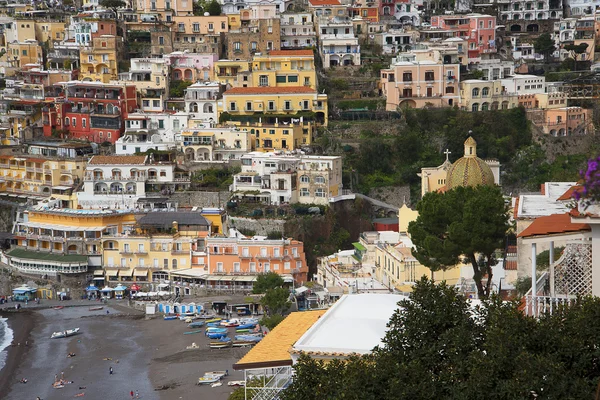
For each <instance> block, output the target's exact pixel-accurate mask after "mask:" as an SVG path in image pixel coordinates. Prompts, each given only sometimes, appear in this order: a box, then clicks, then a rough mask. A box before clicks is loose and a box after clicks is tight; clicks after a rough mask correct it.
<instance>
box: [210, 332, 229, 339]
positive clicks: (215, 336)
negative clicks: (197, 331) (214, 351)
mask: <svg viewBox="0 0 600 400" xmlns="http://www.w3.org/2000/svg"><path fill="white" fill-rule="evenodd" d="M206 336H208V338H209V339H221V338H224V337H226V336H227V332H206Z"/></svg>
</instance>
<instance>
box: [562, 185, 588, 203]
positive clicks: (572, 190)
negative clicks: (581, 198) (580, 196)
mask: <svg viewBox="0 0 600 400" xmlns="http://www.w3.org/2000/svg"><path fill="white" fill-rule="evenodd" d="M582 191H583V186H581V185H575V186H571V187H570V188H569V190H567V191H566V192H564V193H563V194H562V196H560V197H559V198H558V199H556V200H557V201H563V200H565V201H568V200H573V195H574V194H575V193H576V192H578V193H581V192H582Z"/></svg>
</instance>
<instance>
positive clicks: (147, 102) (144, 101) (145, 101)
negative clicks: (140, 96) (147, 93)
mask: <svg viewBox="0 0 600 400" xmlns="http://www.w3.org/2000/svg"><path fill="white" fill-rule="evenodd" d="M142 106H143V107H150V100H142Z"/></svg>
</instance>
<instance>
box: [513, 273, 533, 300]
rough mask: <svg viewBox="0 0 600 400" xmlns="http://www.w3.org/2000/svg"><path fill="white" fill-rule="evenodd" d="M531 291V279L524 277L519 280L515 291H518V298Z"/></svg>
mask: <svg viewBox="0 0 600 400" xmlns="http://www.w3.org/2000/svg"><path fill="white" fill-rule="evenodd" d="M529 289H531V277H530V276H529V277H528V276H522V277H520V278H517V280H516V282H515V290H516V291H517V297H518V298H521V297H523V296H525V294H526V293H527V292H528V291H529Z"/></svg>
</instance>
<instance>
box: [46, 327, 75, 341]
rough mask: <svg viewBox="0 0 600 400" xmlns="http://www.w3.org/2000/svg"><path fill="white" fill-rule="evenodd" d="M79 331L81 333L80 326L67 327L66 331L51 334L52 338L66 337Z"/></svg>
mask: <svg viewBox="0 0 600 400" xmlns="http://www.w3.org/2000/svg"><path fill="white" fill-rule="evenodd" d="M78 333H79V328H75V329H67V330H66V331H61V332H54V333H53V334H52V336H50V339H60V338H65V337H69V336H74V335H77V334H78Z"/></svg>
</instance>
